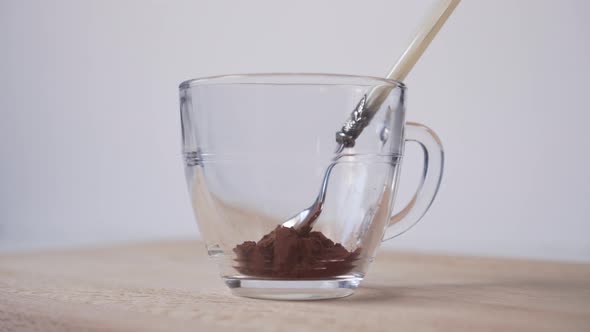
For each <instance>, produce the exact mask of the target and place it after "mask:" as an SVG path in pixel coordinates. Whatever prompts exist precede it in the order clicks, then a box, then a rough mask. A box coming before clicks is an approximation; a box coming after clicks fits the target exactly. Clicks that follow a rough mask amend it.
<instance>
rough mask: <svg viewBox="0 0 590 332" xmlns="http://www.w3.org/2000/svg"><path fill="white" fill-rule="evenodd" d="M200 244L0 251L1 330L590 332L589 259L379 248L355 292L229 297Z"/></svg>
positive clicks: (170, 243) (165, 243)
mask: <svg viewBox="0 0 590 332" xmlns="http://www.w3.org/2000/svg"><path fill="white" fill-rule="evenodd" d="M204 252H205V250H204V248H203V245H202V244H200V243H198V242H190V241H178V242H158V243H149V244H136V245H125V246H116V247H109V248H103V249H85V250H73V251H60V252H57V251H54V252H39V253H26V254H8V255H6V254H5V255H1V256H0V331H105V330H122V331H152V330H153V331H181V330H186V331H237V330H247V331H290V330H301V331H310V330H317V331H322V332H323V331H372V330H380V331H404V332H406V331H494V332H500V331H590V264H566V263H553V262H538V261H524V260H505V259H490V258H468V257H449V256H434V255H425V254H416V253H390V252H381V253H380V255H379V257H378V259H377V260H376V262H375V263H374V264H373V267H372V269H371V270H370V271H369V277H368V278H367V279H366V280H365V282H364V283H363V286H362V287H361V288H360V289H358V290H357V292H356V294H355V295H353V296H351V297H348V298H345V299H340V300H327V301H315V302H280V301H265V300H254V299H246V298H238V297H234V296H232V295H230V293H229V291H228V290H227V289H226V288H225V286H224V285H223V283H222V282H221V280H220V279H219V278H218V275H217V272H216V270H215V266H213V264H212V262H209V261H208V260H207V259H206V257H205V254H204Z"/></svg>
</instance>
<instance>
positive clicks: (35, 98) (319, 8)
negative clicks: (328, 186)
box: [0, 0, 590, 261]
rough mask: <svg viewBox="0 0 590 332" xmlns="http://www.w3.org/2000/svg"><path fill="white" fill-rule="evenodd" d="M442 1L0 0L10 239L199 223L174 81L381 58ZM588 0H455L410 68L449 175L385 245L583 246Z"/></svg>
mask: <svg viewBox="0 0 590 332" xmlns="http://www.w3.org/2000/svg"><path fill="white" fill-rule="evenodd" d="M432 3H433V2H432V1H399V0H398V1H392V0H387V1H385V0H384V1H375V0H372V1H312V0H305V1H272V0H268V1H260V0H250V1H197V0H192V1H128V0H127V1H98V0H96V1H74V0H72V1H62V0H60V1H57V0H54V1H41V0H37V1H26V0H23V1H20V0H0V112H1V113H0V115H1V116H0V156H1V163H0V249H1V250H18V249H32V248H47V247H69V246H76V245H96V244H105V243H111V242H117V241H129V240H133V241H137V240H144V239H154V238H166V237H179V236H180V237H191V236H195V235H196V234H197V232H198V230H197V228H196V225H195V224H194V222H193V220H192V212H191V208H190V206H189V200H188V197H187V193H186V188H185V183H184V174H183V169H182V163H181V160H180V155H179V152H180V146H179V145H180V133H179V115H178V91H177V85H178V83H179V82H180V81H181V80H184V79H187V78H192V77H199V76H207V75H217V74H226V73H245V72H328V73H349V74H360V75H374V76H380V75H384V74H385V73H386V71H387V69H388V68H389V67H390V65H391V64H392V63H393V62H394V60H395V59H396V58H397V56H398V55H399V54H400V53H401V52H402V50H403V48H404V46H405V45H406V44H407V43H408V41H409V40H410V39H411V36H412V34H413V32H414V31H415V29H416V28H417V26H418V24H419V22H420V20H421V18H422V17H423V16H424V14H425V12H426V10H427V9H428V8H429V7H430V5H431V4H432ZM589 13H590V2H588V1H584V0H579V1H575V0H569V1H556V0H552V1H537V0H519V1H512V0H502V1H492V0H487V1H484V0H476V1H473V0H472V1H464V2H463V3H462V4H461V5H460V6H459V7H458V9H457V11H456V12H455V14H454V16H452V17H451V19H450V20H449V22H448V23H447V25H446V26H445V27H444V28H443V30H442V31H441V33H440V34H439V36H438V37H437V39H436V40H435V41H434V42H433V44H432V45H431V47H430V48H429V49H428V51H427V52H426V53H425V55H424V56H423V58H422V60H421V61H420V62H419V63H418V65H417V67H416V68H415V69H414V71H413V72H412V73H411V74H410V76H409V77H408V79H407V83H408V86H409V89H410V90H409V91H410V95H409V96H410V101H409V115H408V118H409V120H413V121H420V122H424V123H427V124H428V125H430V126H431V127H433V128H435V129H436V130H437V132H438V133H439V135H440V136H441V138H442V140H443V142H444V144H445V148H446V153H447V164H446V174H445V179H444V182H443V187H442V189H441V192H440V196H439V199H438V200H437V201H436V202H435V204H434V205H433V207H432V209H431V211H430V213H429V214H428V215H427V216H426V218H425V219H424V221H423V222H422V223H421V224H419V225H418V226H417V227H415V228H414V229H413V230H412V231H411V232H409V233H406V234H405V235H404V236H402V237H399V238H397V239H395V240H393V241H391V243H390V244H388V247H398V248H406V249H418V250H428V251H432V250H436V251H442V252H451V253H463V254H485V255H503V256H525V257H538V258H550V259H566V260H585V261H590V220H589V219H590V218H589V217H588V216H589V215H590V157H589V153H590V135H589V134H588V132H587V127H588V126H589V122H590V115H589V113H590V108H589V107H588V104H589V103H588V98H589V95H590V94H589V93H588V88H589V86H590V84H589V83H588V82H589V81H588V80H589V78H590V45H589V41H588V39H589V36H590V20H589V19H588V15H589ZM418 157H419V156H418V154H417V153H409V155H408V157H407V160H408V161H407V162H406V164H405V165H404V166H405V168H404V170H405V171H406V172H405V174H408V175H407V176H406V179H411V178H412V174H411V173H412V172H413V170H414V169H415V168H417V167H419V166H420V165H419V163H418V162H415V163H414V162H412V161H409V160H410V159H412V160H417V159H418ZM402 185H403V186H404V187H403V188H402V196H405V197H407V196H408V195H409V193H410V192H411V191H412V190H413V184H412V183H411V181H410V180H406V181H403V183H402Z"/></svg>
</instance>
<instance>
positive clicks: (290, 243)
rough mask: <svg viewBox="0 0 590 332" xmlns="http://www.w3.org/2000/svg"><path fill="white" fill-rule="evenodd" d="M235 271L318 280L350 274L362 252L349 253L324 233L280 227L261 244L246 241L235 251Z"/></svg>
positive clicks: (247, 273) (252, 274) (267, 235)
mask: <svg viewBox="0 0 590 332" xmlns="http://www.w3.org/2000/svg"><path fill="white" fill-rule="evenodd" d="M233 251H234V253H235V254H236V259H235V262H236V265H235V266H234V267H235V269H236V270H237V271H238V272H240V273H242V274H244V275H248V276H255V277H263V278H281V279H308V278H309V279H317V278H328V277H335V276H338V275H342V274H346V273H348V272H350V271H351V270H352V269H353V267H354V263H355V261H357V260H358V257H359V254H360V251H361V249H360V248H357V249H356V250H354V251H352V252H351V251H348V250H346V248H344V247H343V246H342V245H341V244H340V243H334V242H333V241H332V240H330V239H328V238H327V237H326V236H325V235H324V234H322V233H321V232H317V231H313V232H298V231H296V230H295V229H293V228H289V227H283V226H281V225H279V226H277V227H276V228H275V229H274V230H273V231H272V232H270V233H268V234H266V235H264V236H263V237H262V239H260V241H258V242H254V241H246V242H244V243H242V244H239V245H237V246H236V247H235V248H234V249H233Z"/></svg>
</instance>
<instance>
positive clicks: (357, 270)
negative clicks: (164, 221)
mask: <svg viewBox="0 0 590 332" xmlns="http://www.w3.org/2000/svg"><path fill="white" fill-rule="evenodd" d="M376 90H379V91H385V93H382V96H383V97H384V98H382V102H381V103H380V104H379V107H378V109H376V112H375V113H374V116H373V117H372V119H371V120H370V122H369V123H368V124H367V125H366V127H365V128H364V129H363V130H362V133H361V134H360V135H359V136H358V138H356V142H355V144H354V146H352V147H347V148H345V149H340V151H338V149H337V147H338V144H337V142H336V140H335V133H336V132H337V131H338V130H339V129H341V128H342V124H343V123H344V122H345V121H346V119H349V118H350V117H351V112H352V111H353V110H354V109H355V107H356V106H357V105H358V104H359V101H360V100H362V99H363V97H365V96H367V95H368V94H370V93H371V91H376ZM405 96H406V87H405V86H404V84H403V83H401V82H397V81H393V80H386V79H380V78H372V77H362V76H348V75H326V74H253V75H233V76H219V77H210V78H201V79H194V80H189V81H185V82H183V83H182V84H181V85H180V111H181V121H182V139H183V142H182V144H183V145H182V147H183V154H184V159H185V172H186V179H187V183H188V188H189V193H190V196H191V201H192V205H193V209H194V214H195V218H196V220H197V223H198V225H199V230H200V232H201V237H202V239H203V240H204V241H205V244H206V247H207V250H208V253H209V256H210V257H212V258H213V259H214V260H215V261H217V263H218V266H219V268H220V272H221V277H222V278H223V280H224V281H225V283H226V285H228V286H229V288H230V289H231V290H232V292H233V293H234V294H236V295H241V296H248V297H258V298H272V299H320V298H335V297H343V296H347V295H350V294H352V292H353V291H354V289H355V288H356V287H357V286H358V285H359V283H360V281H361V280H362V279H363V277H364V276H365V273H366V271H367V268H368V265H369V263H370V262H371V261H372V260H373V257H374V255H375V252H376V249H377V248H378V246H379V244H380V243H381V241H384V240H387V239H390V238H393V237H395V236H397V235H399V234H401V233H403V232H405V231H406V230H407V229H409V228H410V227H411V226H413V225H414V224H415V223H416V222H418V220H419V219H420V218H421V217H422V216H423V215H424V213H425V212H426V211H427V210H428V208H429V207H430V205H431V203H432V201H433V199H434V197H435V196H436V193H437V190H438V187H439V185H440V181H441V177H442V171H443V159H444V158H443V150H442V146H441V143H440V140H439V139H438V137H437V136H436V134H435V133H434V132H433V131H431V130H430V129H428V128H427V127H425V126H423V125H420V124H416V123H409V122H408V123H406V122H405V120H404V119H405V99H406V98H405ZM409 141H413V142H417V143H418V144H419V146H420V147H421V148H422V150H423V152H424V170H423V173H422V179H421V183H420V185H419V187H418V190H417V191H416V194H415V195H414V196H413V198H412V199H411V200H410V202H409V204H408V205H407V206H406V207H405V208H403V209H401V211H400V212H399V213H397V214H396V215H393V216H391V213H392V209H393V202H394V197H395V193H396V190H397V183H398V173H399V171H400V166H401V161H402V156H403V152H404V146H405V142H409ZM328 168H330V169H331V172H330V173H329V177H327V182H326V185H327V187H326V192H325V200H324V203H323V206H322V210H321V214H320V215H319V217H318V218H317V220H316V222H315V224H314V225H313V231H314V232H321V233H322V234H323V235H319V234H318V233H313V234H311V233H310V234H311V235H313V236H315V237H316V239H314V240H313V241H315V242H313V243H315V245H317V246H322V245H324V244H325V245H326V246H327V247H326V248H327V249H324V248H320V249H317V250H316V249H313V250H316V251H313V252H320V251H318V250H324V251H321V252H322V253H328V252H329V253H332V252H334V250H336V249H337V250H336V251H339V252H341V253H345V255H340V256H338V255H335V256H334V255H332V256H330V255H327V256H326V255H323V256H322V255H319V254H318V255H319V256H317V255H316V256H314V257H312V256H310V255H312V254H310V253H307V254H305V253H304V252H303V251H304V249H305V248H304V247H303V246H302V244H301V243H299V242H296V241H295V242H293V246H292V247H289V248H291V249H288V250H287V251H288V252H287V253H286V255H288V256H289V257H291V258H292V259H291V261H286V260H284V259H283V260H282V263H281V261H280V260H281V259H282V258H279V256H278V255H279V254H280V253H279V250H283V251H282V252H281V253H282V254H285V249H284V248H283V249H280V247H281V246H283V245H286V243H287V242H289V241H288V240H286V239H287V238H280V239H279V238H278V235H277V238H275V239H274V241H276V242H273V243H272V244H271V245H270V246H269V247H268V248H266V249H265V250H266V251H262V249H260V250H259V248H257V247H255V245H256V243H259V244H261V243H262V242H263V241H260V240H261V239H262V238H263V236H265V235H266V234H268V233H269V232H271V231H273V229H275V228H276V227H277V226H278V225H281V224H282V223H283V222H285V221H286V220H289V219H290V218H291V217H293V216H295V215H297V214H298V213H300V212H301V211H302V210H304V209H306V208H308V207H309V206H310V204H312V203H313V202H314V201H315V199H316V197H317V196H318V194H319V191H320V187H321V186H322V184H323V180H324V175H325V173H326V171H327V169H328ZM286 231H290V230H286ZM314 234H315V235H314ZM311 235H309V236H311ZM322 236H323V237H322ZM317 237H322V238H321V239H320V240H318V239H317ZM325 238H327V239H329V240H325ZM252 241H254V242H252ZM305 241H307V240H305ZM310 241H311V240H310ZM289 243H290V242H289ZM306 243H308V242H306ZM309 243H312V242H309ZM335 243H340V244H341V247H338V245H335ZM240 245H241V246H240ZM246 247H249V248H246ZM335 247H338V248H335ZM343 249H345V250H343ZM256 250H258V251H257V255H258V256H256V257H258V261H256V259H255V258H253V257H254V256H253V255H254V254H251V253H253V252H254V251H256ZM305 250H307V249H305ZM309 250H311V249H309ZM289 251H290V252H289ZM299 251H300V252H299ZM246 252H248V255H250V256H245V255H246V254H245V253H246ZM305 252H308V251H305ZM309 252H311V251H309ZM273 255H274V256H273ZM306 255H307V256H306ZM245 257H246V258H245ZM326 257H327V258H326ZM310 261H312V263H310V264H308V263H309V262H310ZM255 263H256V264H258V265H256V266H258V267H256V266H255ZM281 264H282V265H281Z"/></svg>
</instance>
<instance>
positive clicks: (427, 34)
mask: <svg viewBox="0 0 590 332" xmlns="http://www.w3.org/2000/svg"><path fill="white" fill-rule="evenodd" d="M460 1H461V0H441V1H440V3H439V5H438V6H437V7H436V8H435V9H434V10H433V11H432V15H431V16H429V17H428V19H427V20H426V22H424V24H423V25H422V27H421V29H420V30H419V31H418V33H417V34H416V36H415V37H414V39H413V40H412V43H411V44H410V45H409V46H408V48H407V49H406V51H405V52H404V53H403V54H402V56H401V57H400V58H399V59H398V61H397V62H396V64H395V65H394V66H393V68H392V69H391V70H390V71H389V74H388V75H387V77H386V78H387V79H392V80H397V81H402V80H403V79H404V78H405V77H406V75H407V74H408V73H409V71H410V70H411V69H412V67H413V66H414V65H415V64H416V62H417V61H418V59H419V58H420V56H421V55H422V53H424V50H426V48H427V47H428V45H429V44H430V42H431V41H432V39H433V38H434V37H435V36H436V34H437V33H438V31H439V30H440V28H441V27H442V26H443V24H444V23H445V22H446V20H447V18H448V17H449V16H450V15H451V13H452V12H453V10H455V7H457V5H458V4H459V2H460ZM391 89H392V88H391V87H376V88H374V89H373V90H372V91H371V92H370V93H369V95H368V96H367V95H365V96H363V98H362V99H361V100H360V101H359V103H358V104H357V106H356V107H355V109H354V110H353V111H352V113H351V115H350V117H349V119H348V120H347V121H346V122H345V123H344V125H343V126H342V129H341V130H340V131H338V132H337V133H336V142H337V143H338V147H337V148H336V152H335V153H336V156H335V157H334V158H333V159H332V163H330V165H329V166H328V168H327V169H326V172H325V173H324V179H323V180H322V185H321V187H320V192H319V194H318V196H317V198H316V199H315V201H314V202H313V204H312V205H311V206H310V207H308V208H307V209H305V210H303V211H301V212H299V213H298V214H296V215H295V216H293V217H292V218H290V219H289V220H287V221H285V222H284V223H283V224H282V226H284V227H293V228H294V229H296V230H297V231H298V232H300V233H304V234H305V233H308V232H310V231H311V229H312V227H313V225H314V223H315V221H316V220H317V218H318V217H319V216H320V214H321V213H322V208H323V206H324V201H325V199H326V191H327V189H328V181H329V179H330V173H331V172H332V169H333V168H334V166H335V165H336V162H337V161H338V159H340V157H342V155H341V153H342V151H343V150H344V149H345V148H351V147H354V144H355V141H356V139H357V138H358V136H359V135H360V134H361V132H362V131H363V129H365V127H366V126H367V125H368V124H369V122H370V121H371V119H372V118H373V116H374V115H375V113H376V112H377V110H379V107H380V106H381V104H382V103H383V101H384V100H385V99H386V98H387V96H388V94H389V92H390V91H391Z"/></svg>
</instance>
